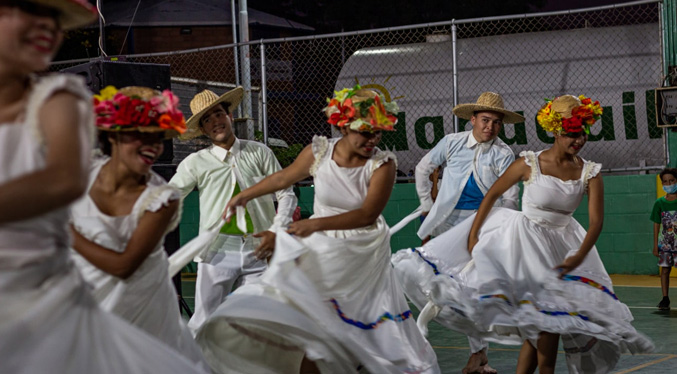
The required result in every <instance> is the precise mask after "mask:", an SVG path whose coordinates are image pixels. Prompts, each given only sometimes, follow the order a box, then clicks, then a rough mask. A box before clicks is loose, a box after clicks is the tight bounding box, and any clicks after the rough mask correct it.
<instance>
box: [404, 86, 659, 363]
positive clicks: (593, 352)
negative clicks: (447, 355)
mask: <svg viewBox="0 0 677 374" xmlns="http://www.w3.org/2000/svg"><path fill="white" fill-rule="evenodd" d="M601 113H602V109H601V107H600V106H599V103H598V102H592V101H591V100H590V99H588V98H585V97H583V96H580V97H574V96H570V95H566V96H561V97H558V98H556V99H555V100H553V101H549V102H548V103H547V104H546V105H545V106H544V107H543V108H541V110H540V111H539V114H538V122H539V124H540V125H541V126H542V127H543V128H544V129H545V130H547V131H551V132H552V133H553V135H554V137H555V142H554V144H553V146H552V147H551V148H550V149H547V150H545V151H542V152H538V153H533V152H523V153H522V154H521V156H522V158H520V159H518V160H516V161H515V163H513V164H512V165H511V166H510V168H509V169H508V170H507V171H506V172H505V174H504V175H503V176H501V178H499V179H498V181H496V183H495V184H494V185H493V187H492V188H491V189H490V190H489V191H488V192H487V195H486V196H485V197H484V200H482V204H481V206H480V208H479V210H478V212H477V214H476V216H475V217H474V219H468V220H467V221H466V222H465V223H463V224H461V225H459V226H457V227H455V228H453V229H452V230H449V231H448V232H446V233H444V234H443V235H441V236H439V237H437V238H436V239H434V240H432V241H430V242H429V243H428V244H426V245H424V246H423V247H422V248H412V249H404V250H401V251H399V252H397V253H396V254H394V255H393V264H394V266H395V271H396V273H397V275H398V278H399V279H400V280H401V281H402V284H403V287H404V289H405V292H406V293H407V295H408V296H409V297H410V298H411V299H412V300H414V301H415V302H416V303H417V304H419V305H425V304H426V301H427V302H428V304H427V305H426V307H425V308H424V309H423V310H422V312H421V316H420V317H419V325H420V326H421V327H422V329H424V330H425V324H426V323H427V321H428V320H429V319H430V318H432V317H433V316H436V320H437V321H438V322H440V323H441V324H442V325H444V326H446V327H448V328H451V329H454V330H457V331H459V332H462V333H464V334H468V335H474V336H477V337H483V338H484V339H486V340H490V341H495V342H499V343H504V344H522V350H521V352H520V359H519V362H518V366H517V370H516V371H517V372H518V373H533V372H534V370H535V369H536V367H537V366H538V369H539V373H552V372H553V371H554V366H555V360H556V357H557V346H558V342H559V338H560V336H561V337H562V340H563V344H564V350H565V352H566V357H567V364H568V367H569V371H570V372H571V373H606V372H608V371H610V370H612V369H613V367H614V365H615V364H616V362H617V361H618V359H619V357H620V354H621V353H622V352H631V353H638V352H646V351H649V350H651V349H652V348H653V346H652V343H651V342H650V341H649V340H648V339H647V338H645V337H644V336H643V335H641V334H640V333H638V332H637V331H636V330H635V329H634V328H633V327H632V325H631V324H630V322H631V321H632V314H631V313H630V311H629V309H628V307H627V306H626V305H625V304H623V303H621V302H620V301H619V300H618V298H617V297H616V295H615V294H614V292H613V286H612V284H611V280H610V278H609V276H608V274H607V273H606V270H605V269H604V265H603V264H602V261H601V260H600V257H599V255H598V253H597V250H596V249H595V247H594V244H595V241H596V240H597V238H598V236H599V234H600V232H601V230H602V221H603V215H604V198H603V194H604V192H603V185H602V177H601V176H600V175H599V171H600V169H601V165H600V164H596V163H594V162H590V161H585V160H583V159H582V158H580V157H579V156H578V155H577V154H578V152H579V151H580V150H581V148H582V147H583V145H584V144H585V142H586V141H587V134H588V132H589V127H590V126H591V125H592V124H594V123H595V121H596V120H597V119H599V117H600V116H601ZM519 181H524V195H523V198H522V212H516V211H512V210H509V209H502V208H494V209H492V208H491V207H492V205H493V203H494V202H495V200H496V198H497V197H498V196H500V195H501V194H502V193H503V192H505V191H506V190H507V189H508V188H509V187H511V186H512V185H514V184H516V183H518V182H519ZM586 192H587V194H588V212H589V230H588V231H587V232H586V231H585V230H584V229H583V227H581V225H580V224H579V223H578V222H576V220H574V219H573V218H572V217H571V216H572V214H573V213H574V211H575V210H576V208H577V207H578V206H579V204H580V203H581V201H582V198H583V195H584V193H586ZM555 269H556V270H557V271H556V270H555Z"/></svg>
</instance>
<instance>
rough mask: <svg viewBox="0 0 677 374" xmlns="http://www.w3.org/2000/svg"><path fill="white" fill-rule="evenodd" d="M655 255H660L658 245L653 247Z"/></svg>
mask: <svg viewBox="0 0 677 374" xmlns="http://www.w3.org/2000/svg"><path fill="white" fill-rule="evenodd" d="M653 255H654V256H656V257H658V256H659V255H658V247H653Z"/></svg>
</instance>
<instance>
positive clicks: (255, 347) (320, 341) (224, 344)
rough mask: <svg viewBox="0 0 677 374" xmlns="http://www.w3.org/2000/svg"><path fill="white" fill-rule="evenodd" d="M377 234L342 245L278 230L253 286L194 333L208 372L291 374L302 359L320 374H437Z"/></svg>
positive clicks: (381, 233) (382, 232) (382, 235)
mask: <svg viewBox="0 0 677 374" xmlns="http://www.w3.org/2000/svg"><path fill="white" fill-rule="evenodd" d="M378 226H379V227H378V228H376V227H374V228H372V229H371V230H369V231H368V232H366V231H365V232H363V233H361V234H360V235H353V236H350V237H346V238H335V237H329V236H327V235H325V234H321V233H316V234H313V235H311V236H309V237H308V238H301V239H297V238H294V237H291V236H289V235H288V234H286V233H284V232H278V234H277V242H276V251H275V255H274V257H273V259H272V261H271V263H270V267H269V269H268V270H267V271H266V272H265V273H264V274H263V276H262V277H261V281H260V282H259V283H256V284H247V285H245V286H243V287H241V288H239V289H237V290H236V291H235V292H234V293H233V294H231V295H230V296H229V297H228V299H227V300H226V301H225V302H224V303H223V304H222V305H221V306H220V307H219V308H218V309H217V311H216V312H215V313H214V314H213V315H212V316H211V317H210V318H209V320H208V321H207V322H206V323H205V324H204V325H203V326H202V327H201V328H200V330H199V331H198V333H197V337H196V339H197V341H198V344H200V346H201V347H202V349H203V352H204V354H205V357H206V358H207V360H208V361H209V362H210V364H211V365H212V367H214V368H215V369H217V370H219V371H220V372H223V373H253V372H256V373H298V370H299V365H300V364H301V360H302V358H303V357H304V356H306V357H307V358H308V359H310V360H312V361H314V362H315V364H316V365H317V366H318V368H319V369H320V370H321V371H322V372H323V373H348V372H355V371H356V370H357V369H358V368H359V367H360V366H363V367H365V368H366V369H367V370H368V371H369V372H373V373H403V372H405V373H438V372H439V368H438V366H437V362H436V357H435V353H434V351H433V350H432V347H431V346H430V344H429V343H428V342H427V341H426V340H425V339H424V338H423V336H422V335H421V334H420V332H419V331H418V329H417V328H416V325H415V322H414V320H413V318H412V315H411V311H410V310H409V308H408V305H407V303H406V300H405V298H404V294H403V292H402V290H401V288H400V287H399V285H398V283H397V282H396V280H395V278H394V276H393V273H392V268H391V266H390V264H389V253H390V251H389V245H388V242H389V235H388V234H387V226H385V222H380V223H379V224H378ZM263 352H266V353H265V355H264V354H263Z"/></svg>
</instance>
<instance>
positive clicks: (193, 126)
mask: <svg viewBox="0 0 677 374" xmlns="http://www.w3.org/2000/svg"><path fill="white" fill-rule="evenodd" d="M242 95H244V89H243V88H242V87H241V86H238V87H235V88H233V89H232V90H230V91H228V92H226V93H224V94H223V95H221V96H219V95H217V94H216V93H214V92H213V91H210V90H204V91H202V92H200V93H199V94H197V95H195V97H193V100H191V101H190V111H191V112H192V113H193V115H192V116H191V117H190V118H188V120H187V121H186V132H184V133H183V135H181V136H180V137H179V138H180V139H182V140H189V139H193V138H196V137H198V136H200V135H202V132H201V131H200V119H201V118H202V116H204V115H205V113H207V112H208V111H210V110H211V109H212V108H214V107H215V106H217V105H219V104H221V103H228V113H230V114H232V113H233V111H234V110H235V108H237V106H238V105H240V102H241V101H242Z"/></svg>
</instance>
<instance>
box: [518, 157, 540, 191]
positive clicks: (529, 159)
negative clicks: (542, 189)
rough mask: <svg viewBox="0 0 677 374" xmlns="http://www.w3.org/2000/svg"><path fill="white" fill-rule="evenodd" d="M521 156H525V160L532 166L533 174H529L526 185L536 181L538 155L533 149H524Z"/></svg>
mask: <svg viewBox="0 0 677 374" xmlns="http://www.w3.org/2000/svg"><path fill="white" fill-rule="evenodd" d="M520 157H524V162H525V163H526V164H527V165H528V166H529V167H531V174H530V175H529V179H528V180H527V181H525V182H524V185H525V186H526V185H529V184H531V182H533V181H534V178H536V175H537V174H538V159H537V156H536V153H534V152H533V151H522V152H520Z"/></svg>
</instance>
